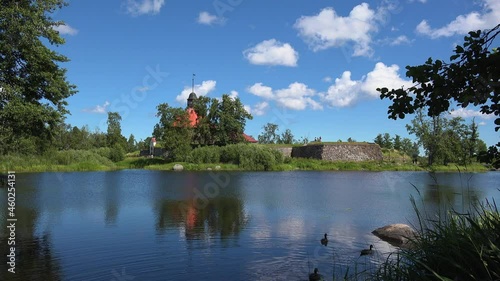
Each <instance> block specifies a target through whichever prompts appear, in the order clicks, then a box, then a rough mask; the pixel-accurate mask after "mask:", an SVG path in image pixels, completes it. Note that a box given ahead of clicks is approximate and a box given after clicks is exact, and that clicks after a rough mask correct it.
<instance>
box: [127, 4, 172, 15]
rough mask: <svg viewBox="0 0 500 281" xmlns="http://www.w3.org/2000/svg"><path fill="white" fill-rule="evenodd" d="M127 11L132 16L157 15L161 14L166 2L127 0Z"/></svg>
mask: <svg viewBox="0 0 500 281" xmlns="http://www.w3.org/2000/svg"><path fill="white" fill-rule="evenodd" d="M124 4H125V9H126V10H127V13H129V14H130V15H132V16H141V15H147V14H151V15H156V14H158V13H160V10H161V7H163V5H164V4H165V0H126V2H125V3H124Z"/></svg>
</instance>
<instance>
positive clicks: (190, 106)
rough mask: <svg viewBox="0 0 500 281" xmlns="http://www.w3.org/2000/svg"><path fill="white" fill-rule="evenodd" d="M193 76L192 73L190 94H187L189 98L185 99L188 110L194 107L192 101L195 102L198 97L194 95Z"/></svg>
mask: <svg viewBox="0 0 500 281" xmlns="http://www.w3.org/2000/svg"><path fill="white" fill-rule="evenodd" d="M194 76H195V74H194V73H193V80H192V85H191V94H189V97H188V99H187V106H188V107H189V108H193V106H194V100H196V99H197V98H198V97H197V96H196V94H195V93H194Z"/></svg>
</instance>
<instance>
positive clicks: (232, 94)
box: [229, 90, 238, 100]
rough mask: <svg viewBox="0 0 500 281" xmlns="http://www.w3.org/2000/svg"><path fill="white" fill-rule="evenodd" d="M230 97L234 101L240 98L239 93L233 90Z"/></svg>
mask: <svg viewBox="0 0 500 281" xmlns="http://www.w3.org/2000/svg"><path fill="white" fill-rule="evenodd" d="M229 97H230V98H231V99H233V100H234V99H236V98H237V97H238V92H237V91H234V90H233V91H231V92H230V93H229Z"/></svg>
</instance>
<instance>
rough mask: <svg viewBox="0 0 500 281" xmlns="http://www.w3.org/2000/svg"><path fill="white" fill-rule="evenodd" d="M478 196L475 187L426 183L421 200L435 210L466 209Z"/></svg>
mask: <svg viewBox="0 0 500 281" xmlns="http://www.w3.org/2000/svg"><path fill="white" fill-rule="evenodd" d="M478 198H479V194H478V191H477V190H476V189H470V188H465V189H461V188H459V187H453V186H449V185H441V184H427V185H426V186H425V190H424V194H423V201H424V203H425V204H426V206H431V208H432V209H433V210H435V212H439V210H449V209H450V208H454V209H455V211H466V210H468V209H469V207H472V205H474V203H475V202H477V199H478Z"/></svg>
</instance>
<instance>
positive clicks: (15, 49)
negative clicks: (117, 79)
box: [0, 0, 76, 154]
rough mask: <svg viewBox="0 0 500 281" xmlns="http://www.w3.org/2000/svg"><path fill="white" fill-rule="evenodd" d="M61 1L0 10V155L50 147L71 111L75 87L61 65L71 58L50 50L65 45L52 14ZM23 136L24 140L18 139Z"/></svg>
mask: <svg viewBox="0 0 500 281" xmlns="http://www.w3.org/2000/svg"><path fill="white" fill-rule="evenodd" d="M65 5H66V3H65V2H64V1H62V0H40V1H33V0H31V1H2V8H1V9H0V58H2V59H0V69H1V71H0V136H1V137H0V154H5V153H7V152H13V151H14V152H15V151H17V152H21V151H23V150H24V145H27V146H28V147H29V146H35V150H36V151H37V152H38V151H43V150H46V149H47V148H48V147H49V145H50V141H51V140H52V137H53V134H54V130H55V128H56V127H57V125H58V124H59V123H61V122H62V121H63V119H64V115H65V114H66V113H68V111H67V110H66V105H67V102H66V98H68V97H70V96H71V95H73V94H75V93H76V91H75V86H74V85H72V84H70V83H69V82H68V81H67V80H66V70H65V69H64V68H62V67H61V66H60V65H61V63H63V62H67V61H68V59H67V58H66V57H65V56H63V55H61V54H58V53H57V52H55V51H54V50H51V49H49V48H47V47H46V46H45V45H44V42H47V43H49V44H51V45H61V44H64V40H63V39H62V38H61V37H60V36H59V33H58V32H57V31H56V30H55V29H54V27H56V26H59V25H62V24H64V23H63V22H61V21H54V20H53V19H52V18H51V17H50V14H51V13H52V12H54V11H55V10H56V9H59V8H62V7H63V6H65ZM19 139H22V141H18V140H19Z"/></svg>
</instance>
